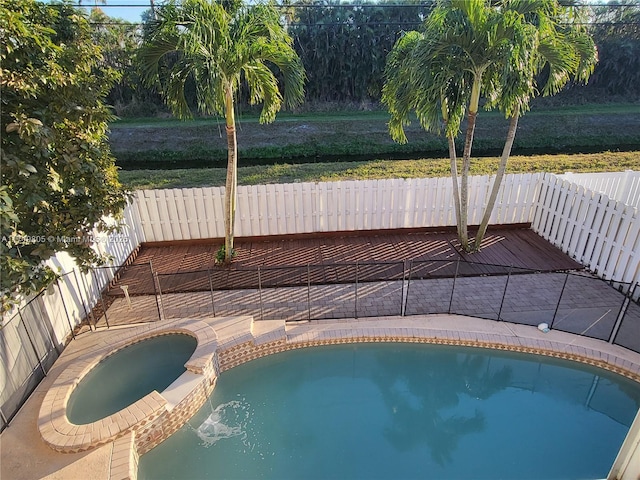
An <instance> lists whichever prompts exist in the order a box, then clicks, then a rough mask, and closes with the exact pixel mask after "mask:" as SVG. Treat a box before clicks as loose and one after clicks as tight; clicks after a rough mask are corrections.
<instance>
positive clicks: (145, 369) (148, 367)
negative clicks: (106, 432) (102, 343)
mask: <svg viewBox="0 0 640 480" xmlns="http://www.w3.org/2000/svg"><path fill="white" fill-rule="evenodd" d="M196 345H197V341H196V339H195V338H194V337H192V336H190V335H183V334H168V335H160V336H156V337H152V338H148V339H145V340H142V341H140V342H138V343H135V344H133V345H129V346H127V347H125V348H123V349H121V350H119V351H117V352H115V353H114V354H112V355H110V356H108V357H107V358H106V359H105V360H103V361H102V362H100V363H99V364H98V365H96V366H95V367H94V368H92V369H91V371H90V372H89V373H88V374H87V375H86V376H85V377H84V378H82V380H81V381H80V383H79V384H78V386H77V387H76V388H75V389H74V390H73V392H72V393H71V396H70V397H69V402H68V403H67V418H68V419H69V421H70V422H71V423H73V424H76V425H83V424H88V423H92V422H95V421H96V420H100V419H102V418H104V417H107V416H109V415H111V414H113V413H115V412H118V411H120V410H122V409H124V408H125V407H127V406H129V405H131V404H132V403H134V402H135V401H136V400H139V399H140V398H142V397H144V396H145V395H147V394H148V393H150V392H152V391H154V390H156V391H158V392H161V391H163V390H164V389H165V388H167V387H168V386H169V385H170V384H171V383H172V382H173V381H174V380H175V379H176V378H178V377H179V376H180V375H181V374H182V373H184V372H185V370H186V369H185V367H184V364H185V363H186V362H187V360H189V358H190V357H191V354H192V353H193V352H194V350H195V348H196Z"/></svg>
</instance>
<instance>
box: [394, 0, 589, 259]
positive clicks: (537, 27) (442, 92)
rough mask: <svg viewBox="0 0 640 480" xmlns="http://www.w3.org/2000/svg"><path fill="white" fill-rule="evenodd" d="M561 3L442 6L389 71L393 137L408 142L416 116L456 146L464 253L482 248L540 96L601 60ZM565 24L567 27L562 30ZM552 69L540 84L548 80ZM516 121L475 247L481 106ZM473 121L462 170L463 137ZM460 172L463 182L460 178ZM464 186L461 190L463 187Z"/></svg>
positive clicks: (399, 48) (404, 42) (465, 0)
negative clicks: (525, 121)
mask: <svg viewBox="0 0 640 480" xmlns="http://www.w3.org/2000/svg"><path fill="white" fill-rule="evenodd" d="M571 13H572V12H571V10H567V9H563V8H561V7H560V5H559V4H558V3H557V1H556V0H503V1H501V2H492V1H490V0H440V1H439V2H438V3H437V6H436V8H435V9H434V10H433V12H432V13H431V14H430V15H429V17H428V18H427V19H426V21H425V22H424V25H423V27H422V29H421V30H420V31H418V32H412V33H410V34H407V35H406V36H405V37H404V38H402V39H400V40H399V41H398V43H397V44H396V46H395V47H394V50H393V51H392V52H391V54H390V55H389V59H388V62H387V68H386V70H385V73H386V78H387V81H386V83H385V86H384V88H383V97H382V100H383V103H385V104H386V105H387V107H388V109H389V112H390V113H391V120H390V122H389V131H390V134H391V136H392V137H393V138H394V139H395V140H397V141H400V142H406V140H407V139H406V136H405V134H404V127H405V126H406V125H408V124H409V122H410V119H411V116H410V115H411V114H412V113H415V115H416V116H417V118H418V120H419V121H420V123H421V125H422V126H423V128H424V129H426V130H428V131H435V132H439V131H440V130H444V131H445V134H446V136H447V138H448V139H449V150H450V158H451V175H452V180H453V188H454V206H455V210H456V217H457V226H458V234H459V237H460V244H461V247H462V249H463V250H465V251H473V250H477V249H479V248H480V243H481V240H482V236H483V234H484V229H486V225H487V223H488V221H489V217H490V214H491V210H492V208H493V202H494V201H495V197H496V195H497V191H498V187H499V184H500V179H501V178H502V175H503V174H504V170H505V168H506V162H507V160H508V157H509V155H510V151H511V145H512V143H513V138H514V136H515V129H516V128H517V120H518V117H519V116H520V115H521V114H522V113H524V112H525V111H526V110H527V109H528V106H529V102H530V100H531V98H533V97H534V96H535V95H537V94H539V93H542V94H544V95H552V94H555V93H557V92H558V91H560V89H562V88H563V87H564V85H566V83H567V82H568V81H569V80H570V79H571V78H575V79H576V80H578V81H584V80H586V79H587V78H588V77H589V75H590V74H591V72H592V71H593V66H594V64H595V62H596V60H597V55H596V49H595V46H594V43H593V41H592V39H591V37H590V36H589V35H588V34H587V33H586V32H585V31H584V28H582V27H580V26H574V25H571V23H570V20H571ZM562 25H566V26H564V27H563V26H562ZM543 71H544V74H545V75H544V76H543V77H542V78H541V79H538V80H537V78H538V77H539V74H540V73H541V72H543ZM482 97H484V99H485V108H487V109H492V108H499V109H500V110H501V111H502V112H504V114H505V116H506V117H507V118H510V119H511V122H510V128H509V133H508V136H507V140H506V142H505V148H504V150H503V155H502V159H501V164H500V169H499V171H498V174H497V176H496V180H495V182H494V187H493V189H492V193H491V195H490V200H489V202H488V205H487V208H486V212H485V215H484V219H483V220H482V223H481V226H480V229H479V232H478V235H477V236H476V242H475V245H474V246H472V245H470V244H469V239H468V225H467V220H468V218H467V217H468V214H467V211H468V207H469V205H468V203H469V200H468V173H469V166H470V160H471V149H472V145H473V140H474V130H475V125H476V117H477V115H478V110H479V107H480V100H481V98H482ZM465 116H466V120H467V121H466V131H465V140H464V150H463V155H462V162H461V166H460V168H459V167H458V162H457V157H456V151H455V149H456V147H455V142H454V138H455V136H457V134H458V132H459V130H460V127H461V122H462V118H463V117H465ZM458 171H460V176H459V175H458ZM458 189H459V190H458Z"/></svg>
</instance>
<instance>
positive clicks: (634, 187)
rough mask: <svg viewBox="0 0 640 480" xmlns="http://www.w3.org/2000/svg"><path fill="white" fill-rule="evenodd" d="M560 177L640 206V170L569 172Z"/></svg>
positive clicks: (620, 200) (615, 198) (626, 203)
mask: <svg viewBox="0 0 640 480" xmlns="http://www.w3.org/2000/svg"><path fill="white" fill-rule="evenodd" d="M559 177H560V178H561V179H563V180H568V181H569V182H571V183H575V184H576V185H581V186H583V187H585V188H586V189H587V190H592V191H594V192H598V193H601V194H603V195H606V196H607V197H609V198H611V199H613V200H617V201H618V202H622V203H624V204H625V205H630V206H632V207H635V208H640V172H634V171H633V170H626V171H624V172H605V173H571V172H567V173H565V174H564V175H559Z"/></svg>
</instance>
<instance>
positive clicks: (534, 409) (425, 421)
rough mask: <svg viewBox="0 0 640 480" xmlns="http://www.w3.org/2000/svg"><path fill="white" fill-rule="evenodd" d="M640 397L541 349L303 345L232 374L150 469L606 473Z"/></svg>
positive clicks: (168, 474)
mask: <svg viewBox="0 0 640 480" xmlns="http://www.w3.org/2000/svg"><path fill="white" fill-rule="evenodd" d="M639 406H640V384H637V383H634V382H632V381H629V380H627V379H625V378H623V377H620V376H616V375H613V374H610V373H608V372H605V371H603V370H599V369H595V368H590V367H587V366H583V365H580V364H577V363H574V362H562V361H558V360H554V359H548V358H545V357H537V356H533V355H522V354H509V353H505V352H498V351H493V350H481V349H470V348H462V347H460V348H458V347H446V346H433V345H412V344H356V345H341V346H332V347H318V348H310V349H302V350H295V351H290V352H285V353H282V354H277V355H272V356H268V357H265V358H262V359H259V360H255V361H252V362H249V363H246V364H243V365H241V366H239V367H236V368H234V369H232V370H229V371H228V372H225V373H224V374H222V375H221V376H220V378H219V380H218V383H217V385H216V388H215V390H214V392H213V394H212V396H211V397H210V399H209V401H208V402H207V403H205V405H204V406H203V408H202V409H201V410H200V411H199V412H198V413H196V415H195V416H194V417H193V418H191V420H189V422H188V424H186V425H185V426H184V427H183V428H182V429H180V430H179V431H178V432H176V433H175V434H174V435H173V436H171V437H170V438H169V439H168V440H166V441H165V442H164V443H162V444H160V445H159V446H158V447H156V448H155V449H153V450H151V451H150V452H149V453H147V454H145V455H143V456H142V457H141V458H140V463H139V472H138V478H139V479H140V480H145V479H146V480H151V479H154V480H155V479H169V478H173V479H181V480H184V479H204V478H207V479H245V480H246V479H303V478H304V479H331V478H335V479H347V478H348V479H414V478H416V479H417V478H421V479H422V478H428V479H429V478H431V479H500V478H502V479H514V478H517V479H536V480H540V479H563V480H567V479H588V478H604V477H606V475H607V473H608V472H609V469H610V467H611V465H612V463H613V461H614V460H615V456H616V454H617V452H618V450H619V448H620V446H621V444H622V442H623V440H624V437H625V435H626V434H627V432H628V430H629V426H630V425H631V423H632V421H633V418H634V416H635V414H636V411H637V410H638V407H639Z"/></svg>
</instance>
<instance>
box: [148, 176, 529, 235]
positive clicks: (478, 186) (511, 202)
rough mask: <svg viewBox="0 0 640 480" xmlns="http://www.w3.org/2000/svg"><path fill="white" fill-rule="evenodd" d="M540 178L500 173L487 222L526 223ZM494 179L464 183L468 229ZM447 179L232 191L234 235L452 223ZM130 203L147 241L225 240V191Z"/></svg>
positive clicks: (171, 193)
mask: <svg viewBox="0 0 640 480" xmlns="http://www.w3.org/2000/svg"><path fill="white" fill-rule="evenodd" d="M539 176H540V175H539V174H518V175H507V176H506V177H505V180H504V182H503V184H502V186H501V188H500V193H499V195H498V199H497V202H496V206H495V210H494V212H493V214H492V221H493V222H494V223H496V222H497V223H523V222H524V223H526V222H529V221H530V220H531V214H532V206H533V201H534V197H535V192H536V191H537V190H536V184H537V183H538V181H537V179H538V178H539ZM493 178H494V177H488V176H476V177H471V178H470V190H469V193H470V199H471V201H470V203H469V204H470V206H471V210H470V217H469V222H470V224H474V223H475V224H478V223H480V220H481V219H482V213H483V210H484V208H485V206H486V202H487V200H488V197H489V191H490V188H491V184H492V182H493ZM451 194H452V185H451V179H450V178H446V177H445V178H421V179H407V180H404V179H389V180H365V181H340V182H322V183H297V184H275V185H255V186H240V187H238V199H237V214H236V215H237V217H236V218H237V221H236V230H235V235H236V236H238V237H250V236H266V235H285V234H297V233H312V232H335V231H352V230H378V229H395V228H419V227H441V226H452V225H455V222H456V220H455V213H454V208H453V200H452V195H451ZM136 205H137V209H138V211H139V214H138V215H139V218H140V223H141V226H142V231H143V234H144V238H145V239H146V241H154V242H157V241H169V240H189V239H199V238H221V237H223V236H224V216H223V207H224V188H222V187H215V188H199V189H198V188H196V189H167V190H145V191H138V192H137V193H136Z"/></svg>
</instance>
